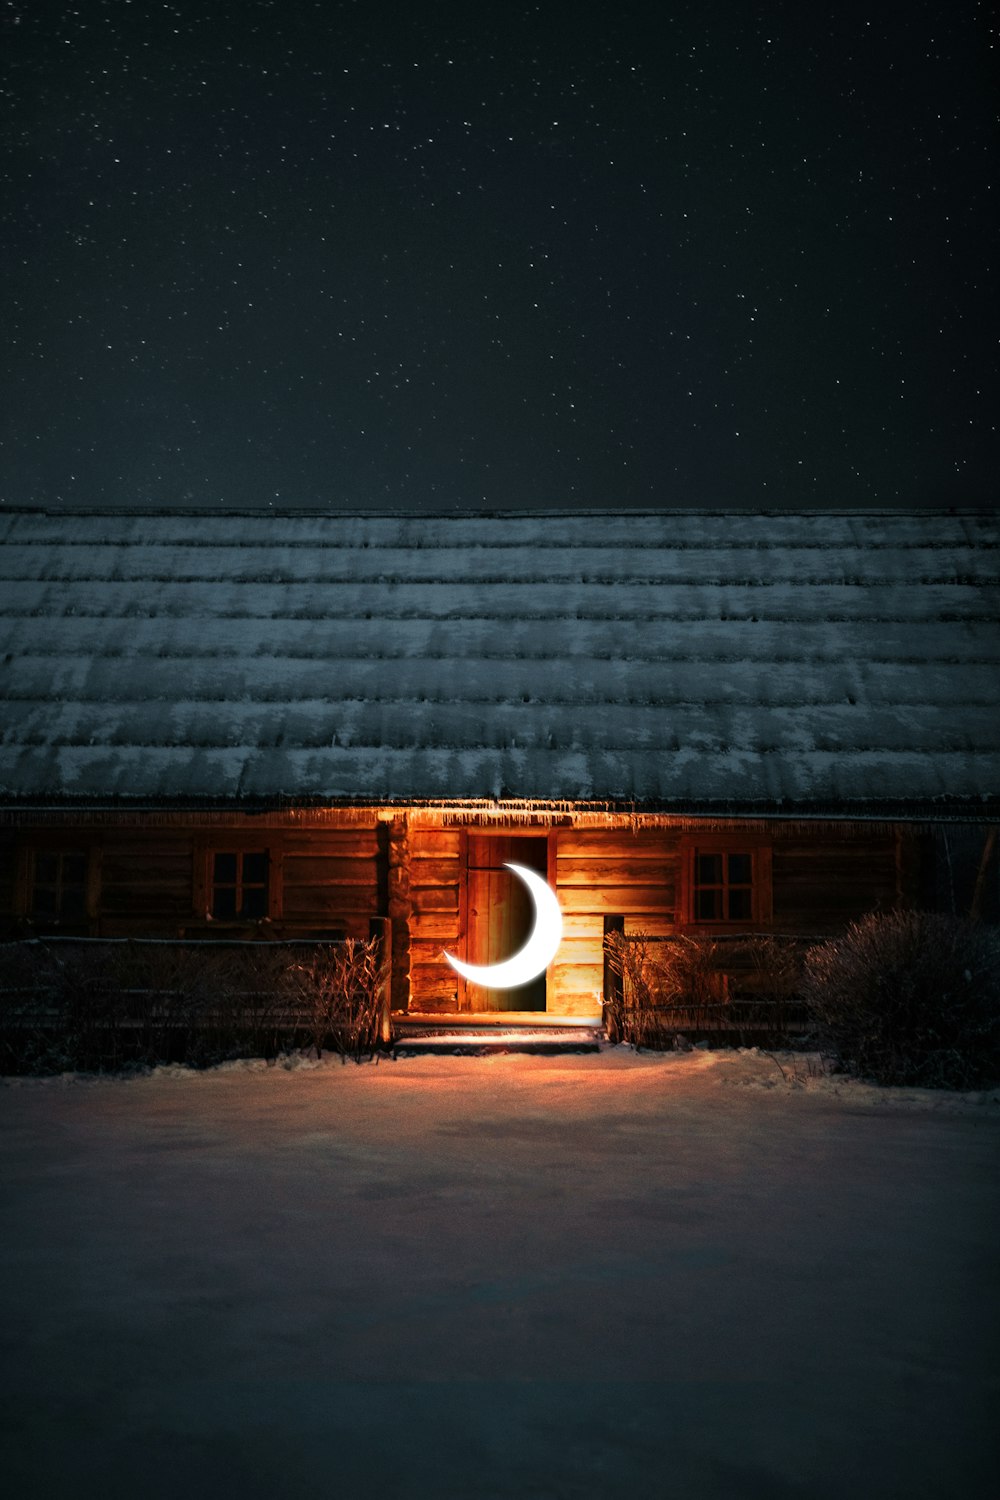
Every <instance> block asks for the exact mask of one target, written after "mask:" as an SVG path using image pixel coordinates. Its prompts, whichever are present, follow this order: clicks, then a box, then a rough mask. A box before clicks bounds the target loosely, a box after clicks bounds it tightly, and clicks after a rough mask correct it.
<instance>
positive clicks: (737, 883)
mask: <svg viewBox="0 0 1000 1500" xmlns="http://www.w3.org/2000/svg"><path fill="white" fill-rule="evenodd" d="M682 869H683V876H684V887H685V889H684V896H683V901H682V909H683V912H684V920H685V922H687V923H688V924H689V925H691V926H695V927H701V926H706V927H716V928H726V927H733V928H739V927H752V926H760V925H767V924H768V923H769V922H770V920H771V847H770V843H769V842H765V841H764V840H756V841H752V840H750V839H748V838H746V837H741V836H740V835H738V834H737V835H734V836H733V837H732V838H728V837H726V836H725V835H722V834H717V835H709V836H707V837H703V838H697V837H694V838H692V839H691V840H690V841H689V842H687V844H686V847H685V849H684V851H683V861H682Z"/></svg>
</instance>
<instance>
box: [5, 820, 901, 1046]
mask: <svg viewBox="0 0 1000 1500" xmlns="http://www.w3.org/2000/svg"><path fill="white" fill-rule="evenodd" d="M341 819H343V821H340V820H341ZM446 819H447V815H444V816H442V814H440V813H438V814H428V813H423V814H421V813H419V812H417V811H416V810H414V811H413V812H411V813H410V814H409V815H406V814H404V813H400V812H399V811H398V810H394V811H393V813H392V815H391V817H388V818H387V816H386V813H385V812H384V811H382V812H381V813H379V812H378V811H376V810H374V809H373V810H372V811H371V812H370V814H368V815H361V814H359V813H358V812H357V811H352V812H350V813H348V812H346V811H345V812H338V810H336V809H330V810H328V811H325V812H323V813H322V814H319V815H310V814H308V813H300V814H295V815H277V814H275V815H273V816H269V817H264V818H258V819H254V818H249V817H246V816H242V817H241V816H239V815H236V814H234V815H232V816H231V817H227V816H225V815H216V816H215V817H214V818H212V819H211V820H208V819H204V820H197V821H195V820H190V819H189V820H187V821H185V820H184V818H183V817H182V816H181V815H179V814H177V815H164V816H163V817H157V816H155V815H149V816H147V817H145V818H142V819H137V818H136V817H134V816H133V817H132V818H130V819H128V820H127V821H126V820H124V819H122V820H120V821H116V819H115V815H114V814H110V815H106V816H105V817H104V818H103V819H101V820H98V819H96V818H91V819H88V820H87V821H86V822H77V823H74V822H73V821H72V820H70V819H68V818H67V819H63V820H57V821H55V822H53V821H52V820H49V821H46V822H45V823H39V824H38V825H36V826H32V825H30V824H27V825H25V826H23V827H21V828H19V829H15V828H11V827H8V828H5V829H2V830H0V852H2V855H3V859H2V863H0V901H2V907H0V911H2V920H3V932H4V935H5V936H16V935H19V934H20V935H24V934H25V933H28V932H30V931H31V930H32V926H31V924H30V922H29V921H27V918H28V916H29V914H30V906H31V896H32V891H31V880H32V869H33V866H32V860H33V859H34V858H35V856H36V855H37V853H38V851H43V852H44V851H46V850H49V851H51V850H85V851H87V855H88V860H89V873H88V882H87V891H88V902H89V910H88V913H87V916H86V920H85V922H83V923H82V924H80V923H77V924H72V923H64V924H62V930H65V931H78V932H80V931H83V932H90V933H92V934H94V935H101V936H108V937H120V936H129V935H131V936H181V935H184V936H199V937H210V936H212V935H217V936H223V935H225V934H226V933H227V932H232V931H233V926H235V927H237V928H240V931H241V935H248V936H251V935H254V934H256V935H258V936H261V937H266V936H272V937H296V936H309V937H320V936H323V935H328V936H333V935H335V934H343V935H345V936H356V937H367V936H368V934H369V931H370V926H371V921H372V919H373V918H375V917H378V916H380V915H385V914H386V913H388V914H389V915H390V916H392V917H393V960H394V979H395V983H394V995H393V1003H394V1008H396V1009H403V1008H406V1006H407V1004H408V1006H409V1008H410V1009H411V1010H413V1011H419V1012H421V1013H434V1012H439V1013H440V1012H449V1011H455V1010H462V1009H466V1008H468V1004H469V1001H468V999H467V997H466V995H465V987H464V984H463V982H462V981H460V980H459V979H458V976H457V975H456V974H455V973H454V972H453V971H452V969H451V968H450V967H449V966H448V965H447V964H446V963H445V962H444V960H443V958H442V949H446V948H447V949H450V950H451V951H454V952H456V953H458V954H462V953H463V952H464V943H465V939H466V928H467V913H466V907H467V865H468V848H469V840H470V835H471V834H473V833H474V832H475V831H476V826H477V825H476V824H474V823H471V822H470V823H468V824H467V825H466V826H465V827H447V826H443V824H444V823H445V821H446ZM587 821H588V820H587V819H586V818H580V819H579V820H575V819H574V815H572V814H571V815H569V817H568V818H565V817H564V819H563V823H562V826H559V827H555V828H553V827H551V826H549V827H546V826H545V825H543V824H540V825H538V826H534V827H532V828H531V829H530V832H531V833H532V834H535V835H547V837H548V841H549V864H548V872H549V880H550V882H551V883H552V884H553V885H554V886H555V889H556V891H557V894H558V897H559V902H560V905H561V907H562V910H563V914H564V938H563V943H562V946H561V948H560V951H559V955H558V957H557V959H556V961H555V962H554V964H553V966H552V969H551V971H550V974H549V976H548V987H547V995H546V1009H547V1010H548V1011H549V1012H550V1013H552V1014H557V1015H566V1016H583V1015H593V1014H596V1013H597V1011H599V1009H600V1000H601V995H602V989H603V936H604V924H605V919H606V918H608V917H617V918H620V919H621V920H622V924H623V926H624V930H625V931H626V932H630V931H631V932H645V933H648V934H651V935H654V936H662V935H665V934H669V933H670V932H673V931H675V930H678V928H682V927H683V926H684V925H685V912H684V908H683V892H682V887H683V868H684V860H685V858H686V857H687V854H686V851H689V849H690V846H691V845H692V843H693V842H698V841H699V840H704V839H712V840H715V841H716V842H717V843H719V844H720V845H721V846H725V845H726V844H727V843H728V842H732V843H733V844H734V846H735V845H739V846H746V845H747V844H748V843H750V844H753V845H754V846H755V847H759V848H765V847H766V848H767V850H768V851H769V852H770V869H771V881H772V888H771V891H770V896H771V902H772V911H773V916H772V919H771V922H769V923H768V924H767V925H773V928H774V930H775V931H778V932H788V933H799V934H807V933H808V934H822V933H827V932H830V933H832V932H836V931H838V930H840V929H841V928H843V926H844V925H845V924H846V923H847V922H848V921H850V920H852V919H853V918H855V917H858V916H861V915H862V914H863V913H864V912H866V911H869V910H872V909H887V908H889V907H892V906H893V905H896V904H902V905H915V904H919V900H920V896H921V892H922V891H924V892H925V891H926V890H927V884H928V882H927V851H928V849H930V847H931V840H930V839H929V838H928V837H926V836H924V835H921V834H920V833H918V832H917V831H916V830H915V829H913V828H912V827H909V826H907V825H895V826H893V825H874V826H869V825H864V824H816V825H812V826H810V825H803V824H787V825H786V824H781V823H772V824H768V825H764V824H760V823H757V824H754V825H750V824H739V823H733V824H732V825H730V827H729V828H728V830H722V829H721V828H720V825H718V824H713V825H711V831H710V832H706V831H705V830H706V828H707V827H708V825H706V824H704V823H698V822H689V823H683V822H682V821H681V820H679V819H674V820H672V821H671V823H670V824H669V826H659V827H642V826H641V825H640V826H637V825H636V824H635V820H627V819H626V818H625V817H624V816H623V818H622V821H621V825H620V826H613V825H612V826H607V824H605V826H601V827H595V826H587ZM478 826H479V827H480V828H483V827H487V826H489V820H488V819H483V820H482V821H481V822H480V823H479V824H478ZM751 828H752V830H753V831H748V830H750V829H751ZM237 848H238V849H244V850H245V849H267V850H268V853H269V858H270V876H271V918H270V920H269V921H268V922H267V923H266V924H263V925H256V924H250V925H249V926H247V925H246V924H243V926H242V927H241V926H240V924H233V925H229V924H226V923H222V922H213V921H208V920H207V919H206V915H205V913H206V908H207V906H208V904H209V901H210V893H209V891H208V888H207V883H208V882H209V881H210V879H211V876H210V873H209V872H210V869H211V866H210V863H209V861H210V858H211V855H212V853H213V852H214V851H216V850H229V849H237ZM39 925H40V926H42V927H44V925H45V924H39ZM50 930H59V928H50Z"/></svg>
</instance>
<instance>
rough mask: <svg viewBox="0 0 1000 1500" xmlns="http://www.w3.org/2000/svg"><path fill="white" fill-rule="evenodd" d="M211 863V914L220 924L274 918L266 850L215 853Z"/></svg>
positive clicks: (220, 850) (219, 851)
mask: <svg viewBox="0 0 1000 1500" xmlns="http://www.w3.org/2000/svg"><path fill="white" fill-rule="evenodd" d="M209 859H210V870H209V883H210V887H211V893H212V899H211V906H210V911H211V913H212V916H213V918H214V919H215V920H216V921H217V922H239V921H256V920H259V919H260V918H261V917H266V916H269V915H270V873H271V872H270V860H269V858H268V851H267V850H266V849H226V850H222V849H214V850H212V851H211V852H210V855H209Z"/></svg>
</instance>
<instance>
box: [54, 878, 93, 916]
mask: <svg viewBox="0 0 1000 1500" xmlns="http://www.w3.org/2000/svg"><path fill="white" fill-rule="evenodd" d="M59 915H60V916H61V917H62V918H63V920H64V921H66V922H78V921H82V920H83V918H84V917H85V916H86V915H87V902H86V897H85V894H84V890H83V886H80V885H64V886H63V893H62V910H61V911H60V913H59Z"/></svg>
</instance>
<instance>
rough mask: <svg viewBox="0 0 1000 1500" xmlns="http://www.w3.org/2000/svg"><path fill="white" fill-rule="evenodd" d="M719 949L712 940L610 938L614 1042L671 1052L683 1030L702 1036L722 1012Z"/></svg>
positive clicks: (608, 1010) (608, 1008)
mask: <svg viewBox="0 0 1000 1500" xmlns="http://www.w3.org/2000/svg"><path fill="white" fill-rule="evenodd" d="M717 949H718V945H717V944H716V943H715V942H713V941H712V939H711V938H702V937H698V938H690V937H677V938H671V939H670V941H669V942H656V943H654V942H653V941H652V940H651V939H650V938H648V937H647V936H645V935H644V934H642V933H636V934H634V935H631V936H629V937H625V935H624V934H623V933H620V932H609V933H608V935H607V937H606V938H605V951H606V953H607V956H608V964H609V967H610V969H611V972H612V973H613V974H614V975H615V976H616V978H617V979H618V984H617V986H616V988H617V994H616V995H615V996H613V997H611V998H608V999H606V1000H605V1020H606V1023H607V1027H608V1035H609V1036H610V1037H611V1039H612V1040H613V1041H622V1042H631V1043H632V1044H633V1045H634V1046H636V1047H655V1048H661V1049H662V1048H666V1047H671V1046H673V1045H674V1043H675V1039H676V1037H677V1033H678V1032H679V1031H681V1030H684V1029H687V1030H699V1029H702V1028H703V1027H704V1026H705V1025H706V1024H707V1022H708V1017H709V1016H710V1015H712V1014H714V1013H716V1012H717V1011H718V1009H719V1006H720V995H721V993H722V988H723V986H722V978H721V975H720V973H719V968H718V962H717V957H718V955H717Z"/></svg>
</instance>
